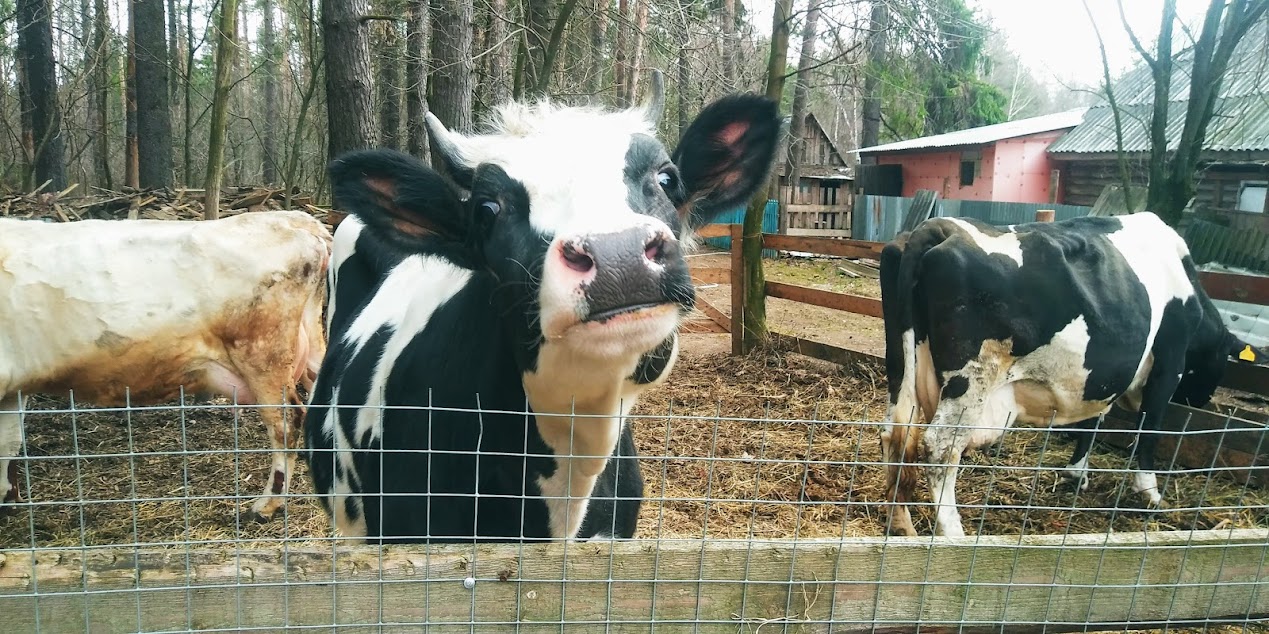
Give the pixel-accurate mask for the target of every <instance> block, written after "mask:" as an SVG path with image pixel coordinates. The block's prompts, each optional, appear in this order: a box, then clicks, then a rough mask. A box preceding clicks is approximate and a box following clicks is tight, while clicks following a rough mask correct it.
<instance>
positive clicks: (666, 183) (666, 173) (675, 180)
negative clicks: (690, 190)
mask: <svg viewBox="0 0 1269 634" xmlns="http://www.w3.org/2000/svg"><path fill="white" fill-rule="evenodd" d="M657 184H658V185H660V186H661V189H664V190H665V192H666V193H667V194H669V193H672V192H674V191H675V190H676V189H677V188H678V186H679V177H678V174H677V173H675V170H674V168H673V167H666V168H663V169H662V170H661V171H659V172H657Z"/></svg>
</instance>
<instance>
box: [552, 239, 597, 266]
mask: <svg viewBox="0 0 1269 634" xmlns="http://www.w3.org/2000/svg"><path fill="white" fill-rule="evenodd" d="M560 251H561V253H562V254H563V256H564V263H565V264H567V265H568V268H570V269H573V270H574V271H577V272H578V273H585V272H587V271H589V270H591V269H593V268H595V260H594V259H592V258H591V257H590V256H589V255H586V254H585V253H583V252H582V251H579V250H578V249H577V247H574V246H573V245H571V244H568V243H565V244H564V246H563V248H562V249H561V250H560Z"/></svg>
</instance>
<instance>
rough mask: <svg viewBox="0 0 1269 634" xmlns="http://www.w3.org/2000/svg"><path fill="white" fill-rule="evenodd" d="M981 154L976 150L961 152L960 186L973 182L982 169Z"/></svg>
mask: <svg viewBox="0 0 1269 634" xmlns="http://www.w3.org/2000/svg"><path fill="white" fill-rule="evenodd" d="M982 163H983V154H982V152H980V151H978V150H968V151H965V152H961V187H969V186H971V185H973V184H974V178H976V177H977V176H978V174H979V173H980V172H981V170H982V167H981V166H982Z"/></svg>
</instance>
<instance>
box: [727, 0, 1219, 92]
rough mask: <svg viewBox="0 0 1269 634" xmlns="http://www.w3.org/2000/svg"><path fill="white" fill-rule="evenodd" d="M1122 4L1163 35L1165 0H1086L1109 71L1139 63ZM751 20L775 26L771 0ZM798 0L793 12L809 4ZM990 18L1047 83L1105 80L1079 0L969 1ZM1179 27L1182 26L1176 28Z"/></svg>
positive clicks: (756, 3)
mask: <svg viewBox="0 0 1269 634" xmlns="http://www.w3.org/2000/svg"><path fill="white" fill-rule="evenodd" d="M1120 2H1122V3H1123V6H1124V14H1125V15H1126V16H1127V18H1128V22H1129V24H1130V25H1131V26H1132V29H1133V31H1134V32H1135V33H1136V34H1137V39H1139V40H1141V42H1142V43H1143V44H1145V45H1146V46H1147V47H1151V46H1152V45H1153V42H1154V38H1155V36H1156V35H1157V34H1158V33H1159V18H1160V16H1161V14H1162V12H1163V0H1088V6H1089V9H1091V10H1092V13H1093V18H1094V19H1095V20H1096V21H1097V26H1098V28H1099V29H1101V33H1102V39H1103V40H1104V41H1105V43H1106V56H1107V58H1108V59H1109V61H1110V69H1111V74H1112V75H1116V74H1118V73H1119V72H1121V71H1124V70H1127V69H1128V68H1130V67H1132V66H1134V65H1136V64H1137V63H1138V62H1139V61H1140V59H1141V58H1140V56H1139V55H1138V54H1137V51H1136V49H1134V48H1133V46H1132V41H1131V40H1130V39H1129V38H1128V34H1127V32H1126V31H1125V30H1124V27H1123V24H1122V22H1121V21H1120V19H1119V9H1118V3H1120ZM745 4H746V6H747V7H748V8H749V11H750V14H751V17H750V21H751V23H752V24H754V25H755V28H756V29H757V30H758V31H759V32H762V33H766V32H769V31H770V30H771V11H772V7H773V6H774V5H773V2H772V0H746V2H745ZM805 4H806V3H805V1H804V0H794V7H795V10H798V9H800V8H802V7H804V6H805ZM966 4H968V5H970V6H971V7H975V8H977V9H979V10H980V11H981V12H982V13H985V14H987V15H988V16H990V18H991V22H992V24H993V26H995V28H996V29H997V30H999V31H1000V32H1001V33H1002V34H1003V35H1004V36H1005V39H1006V40H1007V41H1008V43H1009V48H1010V49H1012V50H1013V51H1014V53H1016V54H1017V55H1018V57H1019V58H1020V59H1021V60H1022V63H1023V64H1024V65H1025V66H1027V67H1028V68H1030V69H1031V70H1032V71H1034V72H1035V73H1036V75H1037V78H1038V79H1040V80H1041V81H1042V82H1044V83H1046V84H1049V85H1058V84H1066V85H1077V86H1093V85H1098V84H1100V83H1101V80H1102V59H1101V53H1100V51H1098V48H1097V36H1096V35H1095V34H1094V31H1093V26H1092V23H1091V22H1090V21H1089V18H1088V14H1087V13H1085V11H1084V3H1083V2H1082V1H1081V0H966ZM1207 4H1208V0H1177V14H1178V15H1180V16H1181V19H1182V20H1183V21H1184V22H1185V23H1187V24H1190V25H1193V26H1194V27H1197V25H1198V24H1199V23H1200V21H1201V20H1202V16H1203V12H1204V10H1206V8H1207ZM1178 31H1179V30H1178ZM799 42H800V40H797V39H796V38H791V39H790V42H789V56H790V60H791V61H793V63H796V61H795V60H796V59H797V54H798V53H797V47H798V45H799Z"/></svg>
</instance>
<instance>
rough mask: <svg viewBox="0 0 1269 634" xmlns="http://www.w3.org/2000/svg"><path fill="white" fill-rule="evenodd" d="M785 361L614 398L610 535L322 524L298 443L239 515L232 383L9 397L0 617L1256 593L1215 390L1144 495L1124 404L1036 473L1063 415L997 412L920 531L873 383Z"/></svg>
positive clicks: (1221, 605)
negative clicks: (1137, 486) (211, 392)
mask: <svg viewBox="0 0 1269 634" xmlns="http://www.w3.org/2000/svg"><path fill="white" fill-rule="evenodd" d="M852 380H855V381H857V380H858V377H855V378H853V379H852ZM698 387H699V386H698ZM784 389H785V390H786V391H785V398H784V400H783V401H781V400H780V399H772V398H769V397H770V396H772V395H770V394H767V395H762V394H755V395H752V396H754V398H752V399H750V400H749V401H747V403H746V404H745V405H744V406H743V407H742V406H737V405H736V403H735V401H733V400H729V399H724V398H722V397H720V396H719V395H718V394H717V393H710V392H708V391H705V392H703V393H701V394H700V395H699V397H697V398H695V399H680V400H674V399H673V398H671V399H669V400H666V401H658V400H657V399H652V400H651V401H650V402H648V403H644V404H643V405H641V406H640V407H639V408H637V409H636V410H635V411H634V413H633V414H632V415H631V416H629V417H628V418H627V419H626V420H625V424H626V425H629V426H630V427H631V428H632V429H633V430H634V436H635V444H636V446H637V449H638V453H639V463H638V464H639V470H640V472H641V475H642V478H643V481H644V487H643V494H642V505H641V508H640V510H639V515H638V524H637V530H636V532H635V535H634V537H633V538H631V539H608V538H605V539H596V540H591V541H584V542H580V543H577V542H575V543H567V544H566V543H561V541H559V540H554V541H546V542H542V541H539V540H533V539H511V540H508V541H507V543H496V544H490V543H477V542H478V541H479V540H476V539H472V540H467V541H468V543H463V540H457V541H459V542H460V543H446V544H440V543H427V542H428V541H430V540H429V539H428V537H429V536H428V535H426V534H419V535H417V537H418V538H420V539H419V541H422V542H424V543H421V544H408V545H397V544H392V545H386V546H385V545H355V544H352V543H350V542H349V541H348V540H347V539H345V538H344V537H342V536H339V535H337V534H336V533H335V532H334V531H333V530H332V528H331V523H330V521H328V519H327V514H326V512H325V511H324V510H323V508H322V506H321V504H320V503H319V502H318V501H317V499H316V498H315V497H314V495H313V493H314V492H313V485H312V483H311V482H310V480H309V477H308V468H307V465H306V464H305V462H304V461H303V460H301V461H299V465H298V467H297V471H296V473H295V476H294V479H293V481H292V484H291V489H290V490H289V491H288V492H286V493H285V497H286V498H287V506H286V509H285V512H282V513H279V514H278V515H277V516H275V517H274V518H273V519H272V521H268V522H257V521H254V519H253V518H252V517H251V515H250V513H249V512H248V511H249V508H250V505H251V502H252V500H254V499H255V498H256V497H257V496H258V495H259V491H260V488H261V486H262V485H263V479H264V478H267V477H269V473H270V466H269V465H270V460H269V458H270V452H271V451H272V449H271V448H270V446H269V444H268V442H267V440H266V436H265V434H264V432H263V425H262V424H261V423H260V421H259V417H258V413H257V411H256V409H255V408H239V407H234V406H233V405H232V404H231V403H229V402H227V401H225V400H218V401H212V402H201V403H194V402H193V401H192V400H190V401H187V402H185V403H174V404H169V405H165V406H160V407H145V408H141V407H132V408H111V409H102V408H89V407H82V406H80V405H78V404H74V403H73V401H70V400H67V399H52V398H45V397H33V398H31V399H29V401H30V403H29V404H28V406H27V411H26V412H25V416H24V419H23V431H24V435H25V442H24V443H23V445H22V451H21V454H20V455H19V456H18V457H17V460H18V462H17V464H19V466H20V467H21V468H19V469H17V470H16V471H15V473H16V474H17V476H18V477H17V484H18V488H19V491H20V493H21V500H19V501H18V502H16V503H13V504H10V505H8V506H7V508H6V511H7V517H4V518H3V519H0V615H2V618H3V620H4V622H5V623H6V626H5V628H4V629H5V630H7V631H36V632H61V631H92V632H98V631H107V632H112V631H147V632H150V631H189V630H199V631H251V630H273V629H278V628H282V627H299V628H321V629H340V630H344V629H356V630H361V629H365V630H367V631H370V630H375V631H380V630H383V629H389V630H396V629H401V630H410V629H418V628H419V627H422V626H428V628H429V630H430V628H436V629H437V630H438V631H450V630H454V631H502V630H506V631H579V632H583V631H585V632H589V631H600V630H601V629H602V630H603V631H649V630H659V631H718V632H724V631H725V632H756V631H763V632H769V631H791V632H802V631H808V632H822V631H833V632H856V631H859V632H871V631H899V630H909V629H913V628H923V629H926V630H930V631H938V630H942V629H947V628H950V629H958V630H962V631H977V630H991V631H1020V630H1045V631H1104V630H1114V631H1127V630H1128V629H1150V628H1170V629H1173V630H1175V629H1177V628H1182V629H1185V628H1189V629H1193V630H1194V631H1199V630H1215V631H1225V630H1228V631H1243V630H1246V629H1253V630H1260V629H1261V628H1262V621H1263V619H1265V617H1266V615H1269V592H1266V591H1265V590H1269V588H1265V579H1266V578H1267V577H1269V573H1266V571H1265V563H1266V555H1267V554H1269V506H1267V504H1266V503H1267V502H1269V492H1266V491H1265V490H1264V489H1263V488H1262V482H1263V480H1262V478H1261V474H1260V471H1261V469H1263V467H1261V466H1260V464H1259V456H1260V452H1259V447H1258V445H1259V438H1260V435H1259V434H1253V432H1249V431H1247V430H1246V428H1239V430H1240V432H1239V433H1240V434H1241V436H1240V437H1242V436H1248V437H1251V436H1254V438H1255V440H1254V442H1255V444H1256V449H1255V451H1254V452H1252V453H1253V455H1252V458H1251V459H1250V460H1249V461H1245V460H1244V461H1231V460H1229V456H1230V455H1231V454H1229V452H1226V451H1223V450H1222V449H1221V446H1222V444H1223V443H1225V442H1226V440H1225V439H1226V438H1231V437H1233V436H1232V435H1231V433H1230V431H1229V430H1230V428H1232V426H1233V425H1234V422H1235V421H1240V419H1238V418H1236V417H1234V416H1226V417H1225V420H1226V421H1227V424H1226V425H1225V428H1224V429H1181V430H1172V431H1164V432H1161V433H1160V435H1161V436H1165V437H1172V438H1174V439H1180V438H1181V437H1185V438H1187V439H1190V440H1193V441H1194V442H1197V443H1200V444H1205V445H1214V446H1216V447H1217V450H1215V451H1213V452H1211V455H1212V456H1213V458H1212V460H1211V461H1210V462H1208V463H1207V464H1205V465H1200V466H1194V465H1193V463H1192V461H1191V462H1190V464H1188V465H1187V464H1186V461H1184V460H1179V459H1178V458H1179V457H1181V454H1182V453H1183V452H1185V451H1187V449H1185V448H1184V445H1183V444H1182V443H1174V444H1173V445H1172V448H1171V449H1170V450H1168V451H1165V450H1162V449H1161V450H1160V452H1159V471H1158V474H1159V489H1160V491H1161V492H1162V494H1163V498H1164V500H1165V506H1163V507H1160V508H1148V507H1145V506H1143V505H1142V503H1141V502H1140V501H1139V499H1138V497H1137V496H1136V495H1135V494H1134V492H1133V478H1132V471H1131V469H1129V465H1130V464H1132V459H1133V456H1132V449H1131V444H1130V443H1131V438H1132V437H1133V434H1132V432H1131V430H1123V429H1102V430H1099V432H1098V439H1099V442H1097V443H1096V444H1095V446H1094V450H1093V452H1092V454H1091V456H1090V462H1089V475H1088V479H1089V483H1088V487H1087V489H1083V490H1081V489H1080V488H1079V487H1077V486H1075V485H1074V484H1073V483H1072V482H1070V481H1068V480H1067V479H1066V478H1064V477H1063V475H1062V474H1061V468H1062V467H1063V466H1065V465H1066V463H1067V460H1068V458H1069V457H1070V451H1071V448H1072V446H1073V443H1072V442H1071V441H1070V439H1069V438H1068V435H1069V434H1067V433H1065V432H1061V431H1058V432H1053V433H1046V432H1044V431H1041V430H1034V429H1011V430H1008V431H1006V432H1004V434H1003V436H1002V438H1001V440H1000V441H998V442H997V443H995V444H993V445H991V446H988V447H985V448H982V449H980V450H975V451H971V452H970V453H968V454H967V455H966V456H964V458H963V459H962V462H961V475H960V478H959V483H958V485H957V493H958V499H957V502H958V506H959V510H960V514H961V516H962V518H963V520H964V525H965V527H966V529H967V532H968V533H970V536H967V537H964V538H943V537H933V536H930V533H931V531H932V521H931V518H932V514H931V512H930V510H929V508H928V507H929V506H930V505H931V496H930V494H929V492H928V491H927V490H926V489H925V487H924V485H922V486H920V487H918V498H917V501H916V502H915V503H914V504H913V506H914V508H915V512H914V517H915V518H916V520H917V528H918V530H919V531H920V532H921V536H919V537H893V536H890V537H888V536H886V514H887V513H886V511H887V507H888V506H889V505H890V504H891V501H890V500H889V499H888V498H887V490H886V487H885V470H886V469H885V468H886V464H885V463H884V462H883V460H882V458H881V453H880V450H879V443H878V433H879V431H880V427H879V425H878V424H877V423H876V422H864V421H866V420H873V421H876V420H879V419H880V416H878V415H877V411H876V409H877V404H876V403H872V404H871V405H867V404H865V405H863V406H861V405H859V403H860V401H861V399H855V398H840V395H838V397H834V396H833V395H829V397H828V398H823V396H824V395H823V394H814V395H812V397H811V398H805V399H804V400H803V401H802V402H799V403H797V405H796V406H793V405H792V404H791V401H793V400H797V399H798V398H799V396H798V395H799V393H800V391H799V388H798V386H797V385H786V386H784ZM803 396H805V395H803ZM716 397H717V398H716ZM869 398H871V397H869ZM863 400H866V399H863ZM808 409H809V412H808ZM424 410H426V408H424ZM488 414H493V412H488ZM795 414H800V415H795ZM521 420H527V419H524V418H523V417H522V418H521ZM1240 422H1246V421H1240ZM589 423H590V421H587V420H586V419H584V418H578V419H576V420H575V421H574V425H575V426H579V427H580V426H583V425H586V424H589ZM482 433H484V434H496V433H498V429H496V428H492V427H488V428H486V429H483V430H482ZM1103 441H1104V442H1103ZM1239 442H1241V443H1243V444H1242V445H1240V446H1241V447H1245V446H1246V442H1251V441H1249V440H1248V438H1243V439H1242V440H1241V441H1239ZM1123 445H1128V446H1129V449H1128V450H1126V451H1125V450H1123V449H1120V448H1119V446H1123ZM1167 446H1168V445H1166V444H1161V447H1167ZM510 457H512V458H525V457H529V458H535V457H541V456H540V454H537V453H535V452H530V451H526V452H524V453H523V454H519V455H516V454H515V453H514V452H513V453H512V455H511V456H510ZM496 458H497V456H492V455H477V456H476V457H475V460H476V463H477V464H486V465H490V464H496V463H495V462H494V460H495V459H496ZM322 459H330V460H334V459H335V456H333V455H329V454H328V455H326V456H322V455H315V456H314V460H322ZM420 459H422V456H420ZM482 461H484V462H482ZM482 473H484V474H485V477H492V476H491V475H490V474H489V473H487V470H486V471H482ZM502 475H504V476H506V475H508V474H502ZM509 475H510V476H511V477H524V474H509ZM471 477H472V478H473V479H474V478H476V477H477V476H476V475H475V474H473V475H472V476H471ZM387 495H391V494H390V493H389V494H387ZM460 497H461V495H460ZM475 497H476V498H477V499H475V500H474V504H475V505H476V506H479V505H480V504H481V502H482V500H481V499H480V496H475ZM548 497H549V496H548ZM509 521H515V519H514V518H509ZM436 541H441V540H436ZM448 541H454V540H448Z"/></svg>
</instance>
